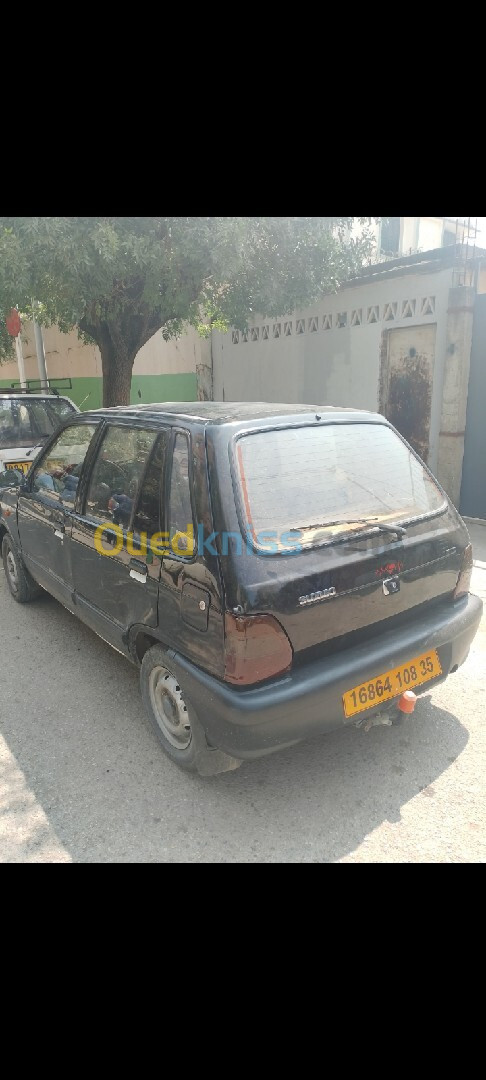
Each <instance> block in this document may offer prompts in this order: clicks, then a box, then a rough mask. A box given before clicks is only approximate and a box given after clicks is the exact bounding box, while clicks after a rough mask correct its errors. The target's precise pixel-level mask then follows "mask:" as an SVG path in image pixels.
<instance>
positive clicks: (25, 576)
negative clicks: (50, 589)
mask: <svg viewBox="0 0 486 1080" xmlns="http://www.w3.org/2000/svg"><path fill="white" fill-rule="evenodd" d="M2 559H3V568H4V570H5V578H6V581H7V585H8V587H9V589H10V592H11V594H12V596H13V598H14V600H16V601H17V603H18V604H27V603H28V602H29V600H35V598H36V596H40V593H41V589H40V588H39V586H38V585H37V584H36V582H35V581H34V579H33V577H31V575H30V574H29V571H28V570H27V567H26V566H25V564H24V561H23V559H22V556H21V555H20V554H19V552H18V551H17V550H16V548H15V547H14V545H13V543H12V541H11V539H10V537H9V536H4V538H3V543H2Z"/></svg>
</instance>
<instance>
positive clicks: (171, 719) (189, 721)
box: [140, 645, 241, 776]
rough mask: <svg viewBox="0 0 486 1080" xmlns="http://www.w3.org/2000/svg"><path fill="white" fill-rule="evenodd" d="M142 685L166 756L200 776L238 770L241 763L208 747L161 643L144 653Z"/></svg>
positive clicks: (152, 723) (141, 675)
mask: <svg viewBox="0 0 486 1080" xmlns="http://www.w3.org/2000/svg"><path fill="white" fill-rule="evenodd" d="M140 688H141V692H142V700H143V703H144V705H145V711H146V713H147V716H148V718H149V720H150V724H151V726H152V728H153V730H154V732H155V734H156V736H157V738H158V740H159V742H160V744H161V746H162V748H163V749H164V750H165V753H166V754H167V756H168V757H169V758H170V759H171V761H174V762H175V764H176V765H179V766H180V767H181V768H182V769H186V770H187V771H188V772H199V773H200V774H201V776H212V775H214V774H215V773H220V772H226V771H227V770H229V769H236V768H238V766H239V765H241V762H240V761H238V760H236V758H232V757H229V755H227V754H225V753H223V752H222V751H221V750H216V749H213V748H212V747H210V746H208V743H207V741H206V736H205V734H204V730H203V728H202V726H201V724H200V723H199V720H198V718H197V716H196V714H195V712H194V709H193V707H192V705H191V704H190V702H189V701H188V699H187V698H186V697H185V696H184V689H183V687H182V686H181V684H180V682H179V679H178V677H177V675H175V674H174V671H173V670H172V669H171V664H170V660H169V658H168V656H167V653H166V652H165V650H164V648H163V647H162V646H161V645H154V646H153V647H152V648H151V649H148V651H147V652H146V653H145V656H144V658H143V660H142V667H141V671H140Z"/></svg>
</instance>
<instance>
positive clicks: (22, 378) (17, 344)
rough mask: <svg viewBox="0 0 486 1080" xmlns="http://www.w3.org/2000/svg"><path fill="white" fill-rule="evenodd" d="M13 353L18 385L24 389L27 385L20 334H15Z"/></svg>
mask: <svg viewBox="0 0 486 1080" xmlns="http://www.w3.org/2000/svg"><path fill="white" fill-rule="evenodd" d="M15 352H16V353H17V364H18V367H19V379H20V385H21V386H23V387H24V389H25V387H26V386H27V383H26V381H25V367H24V354H23V352H22V342H21V340H20V334H17V337H16V338H15Z"/></svg>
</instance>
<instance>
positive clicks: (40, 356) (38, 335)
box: [32, 319, 49, 390]
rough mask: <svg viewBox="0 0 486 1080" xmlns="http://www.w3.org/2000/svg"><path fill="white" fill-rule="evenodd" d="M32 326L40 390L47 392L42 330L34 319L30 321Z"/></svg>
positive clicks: (47, 384)
mask: <svg viewBox="0 0 486 1080" xmlns="http://www.w3.org/2000/svg"><path fill="white" fill-rule="evenodd" d="M32 322H33V324H34V335H35V351H36V353H37V367H38V368H39V379H40V384H41V390H48V388H49V383H48V381H47V369H46V354H45V351H44V340H43V337H42V330H41V328H40V326H39V323H38V322H36V320H35V319H32Z"/></svg>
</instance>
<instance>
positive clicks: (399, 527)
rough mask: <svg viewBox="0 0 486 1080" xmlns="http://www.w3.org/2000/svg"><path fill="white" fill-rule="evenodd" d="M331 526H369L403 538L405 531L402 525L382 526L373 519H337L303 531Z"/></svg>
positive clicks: (307, 527)
mask: <svg viewBox="0 0 486 1080" xmlns="http://www.w3.org/2000/svg"><path fill="white" fill-rule="evenodd" d="M331 525H370V526H371V528H372V529H380V530H382V531H383V532H390V533H397V535H398V536H405V533H406V531H407V530H406V529H405V528H404V527H403V525H389V524H387V523H386V524H384V523H383V522H382V521H376V520H374V519H373V518H339V519H338V520H337V521H321V522H319V524H318V525H306V526H305V531H306V532H307V531H308V530H310V529H327V528H330V526H331Z"/></svg>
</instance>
